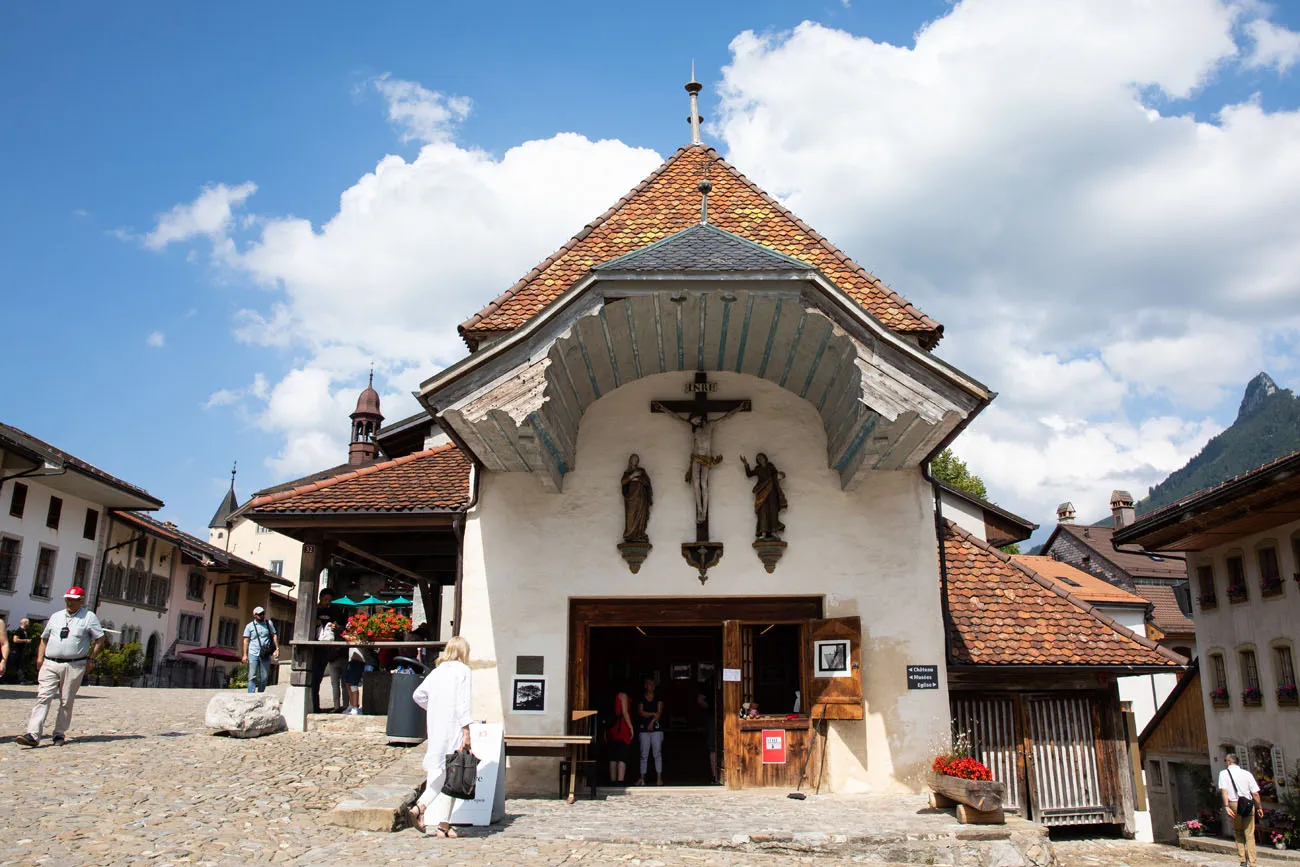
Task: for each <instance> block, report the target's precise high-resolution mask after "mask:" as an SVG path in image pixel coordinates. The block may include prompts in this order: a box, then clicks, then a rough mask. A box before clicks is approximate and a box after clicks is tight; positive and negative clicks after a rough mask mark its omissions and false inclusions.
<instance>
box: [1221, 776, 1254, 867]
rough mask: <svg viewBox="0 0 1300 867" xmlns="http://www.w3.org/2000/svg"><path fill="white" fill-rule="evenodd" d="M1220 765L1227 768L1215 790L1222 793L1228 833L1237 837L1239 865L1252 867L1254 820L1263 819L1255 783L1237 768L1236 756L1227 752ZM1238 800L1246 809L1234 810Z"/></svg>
mask: <svg viewBox="0 0 1300 867" xmlns="http://www.w3.org/2000/svg"><path fill="white" fill-rule="evenodd" d="M1224 763H1225V764H1226V765H1227V767H1225V768H1224V769H1223V770H1221V771H1219V791H1220V792H1221V793H1222V794H1223V806H1224V807H1225V808H1226V809H1227V811H1228V815H1229V816H1231V817H1232V833H1233V836H1234V837H1236V838H1237V858H1238V859H1240V861H1241V863H1242V864H1244V865H1245V864H1248V865H1250V867H1255V819H1256V817H1258V818H1260V819H1262V818H1264V804H1263V802H1262V801H1260V799H1259V783H1257V782H1255V775H1254V774H1252V773H1251V772H1250V771H1247V770H1245V769H1244V768H1240V767H1238V766H1237V754H1236V753H1228V755H1227V757H1226V758H1225V759H1224ZM1241 798H1246V799H1248V800H1250V801H1251V808H1250V809H1248V810H1239V809H1237V802H1238V800H1239V799H1241ZM1243 814H1244V815H1243Z"/></svg>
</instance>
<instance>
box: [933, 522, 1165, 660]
mask: <svg viewBox="0 0 1300 867" xmlns="http://www.w3.org/2000/svg"><path fill="white" fill-rule="evenodd" d="M940 550H941V554H942V556H943V558H944V568H945V572H946V575H947V597H948V598H947V601H948V616H949V621H950V632H949V635H948V641H949V647H950V650H951V653H952V661H953V662H954V663H957V664H965V665H1008V666H1010V665H1062V666H1066V665H1086V666H1144V667H1145V666H1153V667H1154V666H1169V667H1174V666H1179V665H1185V664H1186V663H1187V660H1186V659H1184V658H1183V657H1181V656H1179V655H1178V654H1176V653H1174V652H1173V651H1171V650H1166V649H1165V648H1163V647H1160V646H1159V645H1158V644H1156V643H1155V642H1154V641H1151V640H1149V639H1147V638H1146V637H1145V636H1141V635H1137V634H1136V633H1134V632H1131V631H1130V630H1128V629H1125V628H1124V627H1122V626H1120V625H1119V624H1118V623H1116V622H1115V621H1114V620H1111V619H1110V618H1109V617H1106V616H1105V615H1104V614H1102V613H1100V612H1099V611H1097V610H1096V609H1095V608H1093V607H1092V606H1091V605H1089V604H1088V603H1087V602H1085V601H1084V600H1082V599H1080V598H1079V597H1077V596H1075V595H1073V594H1071V593H1067V592H1066V591H1065V590H1064V589H1062V588H1061V587H1060V586H1058V585H1057V584H1056V583H1055V582H1054V581H1052V580H1051V579H1048V578H1044V577H1043V576H1042V575H1039V574H1038V573H1037V572H1035V571H1034V570H1032V569H1030V568H1029V567H1027V566H1024V565H1022V564H1019V563H1016V562H1015V561H1014V560H1012V559H1011V557H1009V556H1008V555H1006V554H1003V553H1002V552H1001V551H999V550H997V549H996V548H993V547H991V546H989V545H988V544H987V543H985V542H983V541H981V540H979V539H977V538H976V537H974V536H972V535H970V534H969V533H967V532H966V531H965V530H963V529H961V528H960V527H958V526H957V525H956V524H954V523H953V522H951V521H944V535H943V544H942V547H941V549H940Z"/></svg>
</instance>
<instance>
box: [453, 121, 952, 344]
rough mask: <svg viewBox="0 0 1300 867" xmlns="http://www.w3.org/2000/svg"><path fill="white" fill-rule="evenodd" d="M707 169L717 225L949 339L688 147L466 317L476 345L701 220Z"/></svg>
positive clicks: (466, 331) (915, 328)
mask: <svg viewBox="0 0 1300 867" xmlns="http://www.w3.org/2000/svg"><path fill="white" fill-rule="evenodd" d="M706 170H707V177H708V178H709V180H710V181H711V182H712V183H713V190H712V192H711V193H710V194H709V222H710V224H712V225H716V226H717V227H719V228H721V229H725V230H726V231H728V232H732V233H734V234H736V235H739V236H740V237H742V238H745V239H748V240H750V241H753V242H755V243H758V244H760V245H762V246H764V247H767V248H769V249H772V250H775V251H776V252H778V253H781V254H784V255H787V256H792V257H794V258H796V259H799V260H801V261H804V262H807V263H808V264H810V265H813V266H815V267H816V268H818V269H819V270H820V271H821V272H822V273H823V274H825V275H826V276H827V277H829V278H830V279H831V281H833V282H834V283H835V285H836V286H838V287H839V288H840V289H841V290H843V291H844V292H845V293H847V294H848V295H849V297H851V298H852V299H853V300H854V301H856V302H857V303H859V304H861V305H862V306H863V307H864V308H865V309H866V310H867V311H868V312H870V313H871V314H872V315H873V316H875V317H876V318H877V319H879V320H880V321H881V322H882V323H884V324H885V326H886V327H888V328H890V329H892V330H894V331H897V332H904V333H911V334H917V335H919V336H920V338H921V344H922V346H924V347H925V348H927V349H928V348H932V347H933V346H934V345H935V344H936V343H938V342H939V338H940V337H941V336H942V334H943V326H942V325H940V324H939V323H938V322H935V321H934V320H933V319H931V318H930V317H928V316H926V315H925V314H924V313H922V312H921V311H920V310H917V309H916V308H915V307H913V306H912V305H911V304H909V303H908V302H907V301H906V300H904V299H903V298H902V297H901V296H900V295H899V294H898V293H897V292H894V291H893V290H892V289H890V288H889V287H888V286H886V285H885V284H884V283H882V282H881V281H880V280H879V279H878V278H876V277H874V276H873V275H871V274H869V273H868V272H867V271H866V270H865V269H864V268H862V266H860V265H858V264H857V263H855V262H854V261H853V260H852V259H850V258H849V257H848V256H846V255H844V253H842V252H840V251H839V250H838V249H836V247H835V245H834V244H832V243H831V242H830V241H828V240H827V239H826V238H824V237H822V236H821V235H820V234H818V233H817V232H816V231H814V230H813V229H812V228H810V227H809V226H808V225H807V224H806V223H804V222H803V221H802V220H800V219H799V218H798V217H796V216H795V215H794V214H792V213H790V211H788V210H787V209H786V208H785V207H784V206H782V205H781V204H779V203H778V202H777V201H776V200H775V199H773V198H772V197H771V196H769V195H768V194H767V193H765V192H763V191H762V190H760V189H759V188H758V187H756V186H755V185H754V184H753V183H752V182H751V181H750V180H749V179H748V178H746V177H745V176H744V175H742V174H741V173H740V172H738V171H737V170H736V169H735V168H734V167H732V166H731V165H730V164H729V163H728V162H727V161H726V160H724V159H722V158H721V157H720V156H718V153H717V151H715V150H714V149H713V148H710V147H705V146H703V145H688V146H687V147H684V148H681V149H680V150H678V151H677V153H676V154H674V155H673V156H671V157H669V158H668V160H667V161H666V162H665V163H664V164H663V165H661V166H660V167H659V168H657V169H655V171H654V172H652V173H651V174H650V176H649V177H647V178H646V179H645V180H643V181H642V182H641V183H640V184H638V185H637V186H636V187H634V188H633V189H632V190H631V192H629V193H628V194H627V195H626V196H624V197H623V198H621V199H619V200H618V201H617V202H615V203H614V206H613V207H612V208H610V209H609V210H608V211H606V212H605V213H604V214H601V215H600V216H599V217H597V218H596V219H595V220H594V221H593V222H591V223H589V224H588V225H587V226H586V227H585V228H583V230H582V231H581V232H579V233H578V234H577V235H574V236H573V238H571V239H570V240H569V242H568V243H567V244H565V245H564V246H563V247H561V248H560V249H559V250H558V251H556V252H555V253H554V254H553V255H551V256H550V257H548V258H547V259H544V260H543V261H542V262H541V263H540V264H539V265H538V266H537V267H535V268H534V269H533V270H531V271H529V272H528V273H527V274H525V275H524V277H523V278H522V279H521V280H520V281H519V282H518V283H516V284H515V285H514V286H512V287H510V288H509V289H508V290H506V292H505V293H504V294H502V295H501V296H499V297H498V298H497V299H496V300H494V301H493V302H492V303H491V304H489V305H488V306H487V307H485V308H483V309H482V310H481V311H479V312H478V313H476V314H475V315H474V316H472V317H470V318H469V319H467V320H466V321H465V322H463V323H461V325H460V332H461V335H462V336H463V337H464V338H465V340H466V342H467V343H468V344H469V345H470V348H471V349H473V348H476V347H477V345H478V343H479V342H480V341H482V340H484V339H486V338H490V337H493V336H499V335H501V334H504V333H506V332H509V331H513V330H514V329H516V328H518V327H519V326H521V325H523V324H524V323H525V322H527V321H528V320H529V319H531V318H532V317H533V316H535V315H537V314H538V313H539V312H541V311H542V310H543V309H544V308H545V307H546V306H547V305H549V304H550V303H551V302H552V301H554V300H555V299H556V298H558V297H559V296H560V295H561V294H562V293H563V292H564V291H565V290H567V289H568V288H569V287H570V286H572V285H573V284H574V283H575V282H577V281H578V280H580V279H582V278H583V277H585V276H586V275H587V274H588V273H589V272H590V271H591V269H592V268H593V267H595V266H596V265H599V264H601V263H602V262H608V261H609V260H610V259H613V258H616V257H618V256H622V255H624V254H626V253H630V252H632V251H633V250H637V249H640V248H641V247H645V246H647V245H649V244H653V243H654V242H656V241H659V240H662V239H663V238H666V237H668V236H669V235H672V234H674V233H676V232H680V231H681V230H683V229H685V228H688V227H689V226H692V225H694V224H697V223H698V222H699V220H700V195H699V193H698V192H697V191H696V189H695V188H696V185H697V184H698V183H699V181H700V179H701V178H702V177H705V176H706Z"/></svg>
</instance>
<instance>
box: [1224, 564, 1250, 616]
mask: <svg viewBox="0 0 1300 867" xmlns="http://www.w3.org/2000/svg"><path fill="white" fill-rule="evenodd" d="M1227 566H1228V601H1229V602H1232V603H1234V604H1235V603H1237V602H1245V601H1246V600H1247V599H1248V598H1250V597H1249V593H1248V591H1247V590H1246V564H1245V561H1243V560H1242V559H1241V557H1240V556H1232V557H1229V558H1228V560H1227Z"/></svg>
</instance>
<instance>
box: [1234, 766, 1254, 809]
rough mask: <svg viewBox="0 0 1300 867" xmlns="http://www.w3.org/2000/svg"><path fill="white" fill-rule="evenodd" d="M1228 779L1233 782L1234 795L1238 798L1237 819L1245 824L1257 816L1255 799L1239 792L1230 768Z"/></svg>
mask: <svg viewBox="0 0 1300 867" xmlns="http://www.w3.org/2000/svg"><path fill="white" fill-rule="evenodd" d="M1228 779H1229V780H1230V781H1231V782H1232V794H1234V795H1236V796H1237V818H1239V819H1241V820H1242V821H1243V822H1244V821H1246V819H1248V818H1249V817H1251V816H1253V815H1255V799H1254V798H1252V797H1251V796H1250V795H1243V794H1242V793H1241V792H1239V791H1238V790H1237V778H1236V777H1235V776H1233V773H1232V768H1228Z"/></svg>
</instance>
